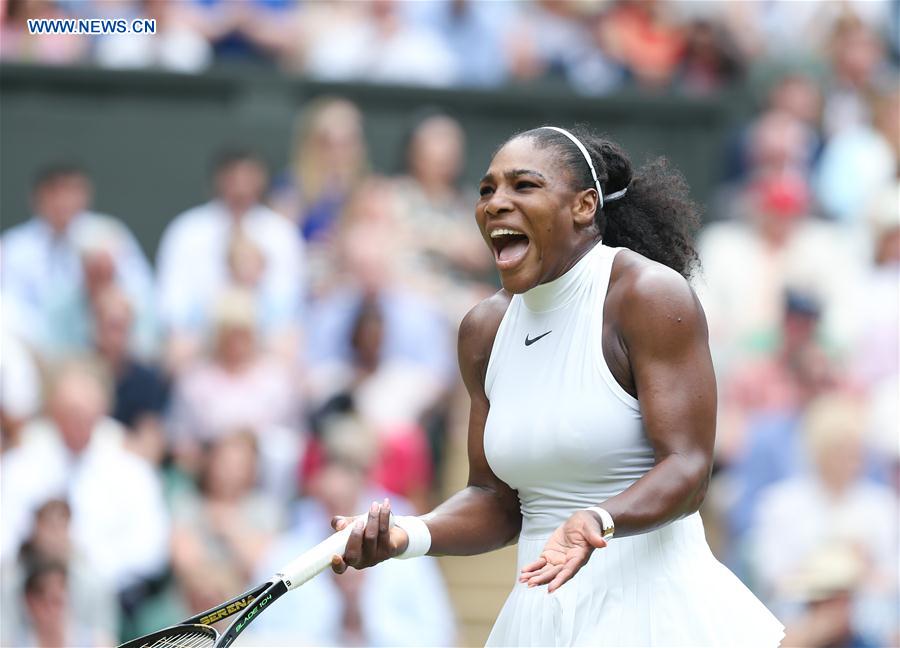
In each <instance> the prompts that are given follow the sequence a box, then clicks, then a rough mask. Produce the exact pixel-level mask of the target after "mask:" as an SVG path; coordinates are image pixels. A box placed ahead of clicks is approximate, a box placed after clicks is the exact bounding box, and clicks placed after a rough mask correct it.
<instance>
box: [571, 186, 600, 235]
mask: <svg viewBox="0 0 900 648" xmlns="http://www.w3.org/2000/svg"><path fill="white" fill-rule="evenodd" d="M598 199H599V196H598V195H597V190H596V189H585V190H584V191H579V192H578V193H577V194H575V204H574V205H573V206H572V219H573V221H574V223H575V226H576V227H578V228H584V227H590V226H592V225H593V224H594V214H595V213H596V212H597V202H598Z"/></svg>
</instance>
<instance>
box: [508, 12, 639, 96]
mask: <svg viewBox="0 0 900 648" xmlns="http://www.w3.org/2000/svg"><path fill="white" fill-rule="evenodd" d="M603 18H604V16H603V14H601V13H599V12H598V6H597V5H595V4H590V3H570V2H553V1H552V0H539V1H538V2H533V3H529V4H527V5H522V8H521V9H519V10H516V11H512V12H511V15H510V16H509V17H508V18H507V20H506V22H507V23H508V25H509V26H508V27H506V28H505V31H506V33H505V38H504V47H505V56H506V59H507V61H508V62H507V66H508V67H509V71H510V75H511V77H512V79H513V80H516V81H520V82H521V81H524V82H528V81H539V80H548V81H551V82H552V80H554V79H560V78H562V79H565V80H566V81H568V82H569V84H570V85H571V86H572V87H573V88H574V89H575V90H576V91H577V92H579V93H581V94H588V95H597V94H602V93H605V92H609V91H610V90H612V89H614V88H616V87H619V86H620V85H621V84H622V82H623V81H624V76H623V72H622V69H621V67H620V66H619V65H618V63H617V62H616V61H614V60H613V59H612V57H611V56H610V53H609V48H608V47H607V39H605V38H604V37H603V35H602V33H601V32H602V28H603V24H604V23H603Z"/></svg>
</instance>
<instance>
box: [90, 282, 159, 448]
mask: <svg viewBox="0 0 900 648" xmlns="http://www.w3.org/2000/svg"><path fill="white" fill-rule="evenodd" d="M94 322H95V328H94V347H95V349H96V352H97V355H98V356H99V359H100V361H101V362H103V364H104V365H105V366H106V369H107V371H108V372H109V374H110V375H111V376H112V378H113V381H114V383H115V384H114V393H113V404H112V412H111V416H112V418H114V419H115V420H117V421H118V422H119V423H121V424H122V425H123V426H125V429H126V430H127V432H128V439H127V444H128V446H129V448H130V449H132V450H133V451H134V452H136V453H137V454H138V455H140V456H142V457H144V458H145V459H146V460H147V461H149V462H150V463H151V464H154V465H158V464H159V463H160V462H161V461H162V458H163V454H164V453H165V444H166V439H165V432H164V430H163V426H162V416H163V414H164V412H165V409H166V405H167V403H168V400H169V385H168V381H167V380H166V378H165V376H163V375H162V373H161V372H160V371H159V370H157V369H156V368H155V367H153V366H152V365H149V364H146V363H144V362H143V361H142V360H140V359H138V358H136V357H135V356H134V355H133V354H132V353H131V351H130V349H129V346H128V340H129V338H130V337H131V331H132V325H133V322H134V316H133V311H132V308H131V304H129V303H128V298H127V297H126V296H125V294H124V293H123V292H122V291H121V290H119V289H118V288H117V287H110V288H107V289H106V290H104V291H103V292H102V293H101V294H99V295H98V296H97V299H96V300H95V302H94Z"/></svg>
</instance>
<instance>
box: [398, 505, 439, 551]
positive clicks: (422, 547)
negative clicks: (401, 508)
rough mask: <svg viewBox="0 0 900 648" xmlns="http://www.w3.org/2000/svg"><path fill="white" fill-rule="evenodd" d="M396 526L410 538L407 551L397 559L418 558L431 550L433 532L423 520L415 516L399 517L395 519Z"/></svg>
mask: <svg viewBox="0 0 900 648" xmlns="http://www.w3.org/2000/svg"><path fill="white" fill-rule="evenodd" d="M394 524H395V525H396V526H398V527H400V528H401V529H403V530H404V531H406V535H407V536H408V537H409V544H407V545H406V550H405V551H404V552H403V553H402V554H400V555H399V556H397V558H402V559H406V558H418V557H419V556H424V555H425V554H427V553H428V550H429V549H431V531H429V530H428V526H427V525H426V524H425V521H424V520H423V519H422V518H420V517H416V516H415V515H398V516H396V517H395V518H394Z"/></svg>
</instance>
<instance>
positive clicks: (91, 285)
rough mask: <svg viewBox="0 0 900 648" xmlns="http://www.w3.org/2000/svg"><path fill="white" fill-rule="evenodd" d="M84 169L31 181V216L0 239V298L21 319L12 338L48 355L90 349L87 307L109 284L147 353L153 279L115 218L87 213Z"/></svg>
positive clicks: (57, 170)
mask: <svg viewBox="0 0 900 648" xmlns="http://www.w3.org/2000/svg"><path fill="white" fill-rule="evenodd" d="M91 196H92V188H91V182H90V180H89V178H88V176H87V174H86V173H85V171H84V170H82V169H81V168H79V167H77V166H71V165H56V166H51V167H47V168H45V169H44V170H42V171H41V172H40V173H39V174H38V175H37V178H36V179H35V182H34V185H33V191H32V205H33V209H34V213H35V215H34V216H33V217H32V218H31V219H30V220H29V221H28V222H26V223H23V224H21V225H17V226H15V227H12V228H10V229H9V230H8V231H6V232H5V233H4V234H3V238H2V242H3V269H2V274H3V296H4V300H8V301H9V302H12V304H13V306H14V308H15V309H16V310H17V313H18V315H19V317H20V318H21V321H20V322H19V325H20V326H19V330H17V331H16V332H17V333H18V334H19V335H21V336H22V337H23V339H25V340H26V341H27V342H29V343H30V344H32V345H33V346H34V348H36V349H37V350H39V352H40V353H42V354H44V355H46V356H48V357H51V358H52V357H59V356H61V355H63V354H66V353H73V352H79V351H81V350H83V349H86V348H87V347H88V346H90V331H91V322H90V304H91V302H92V300H93V299H95V298H96V295H97V294H98V293H99V292H100V290H102V289H103V288H104V287H106V286H108V285H110V284H112V283H117V284H119V285H120V286H121V287H122V289H123V290H124V291H125V293H126V294H127V295H128V297H129V299H130V300H131V302H132V303H133V304H134V305H135V312H136V321H137V326H136V328H135V336H134V338H133V342H132V344H133V345H134V349H135V350H136V351H138V352H141V353H151V352H152V350H153V349H154V347H155V339H154V337H155V332H154V323H153V320H154V318H153V314H152V294H153V275H152V271H151V269H150V265H149V264H148V263H147V259H146V258H145V257H144V253H143V252H142V251H141V248H140V247H139V246H138V243H137V241H136V240H135V239H134V237H133V236H132V234H131V232H130V231H128V229H127V228H126V227H125V225H123V224H122V223H121V222H120V221H118V220H117V219H115V218H113V217H111V216H105V215H102V214H97V213H95V212H92V211H89V206H90V202H91Z"/></svg>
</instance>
